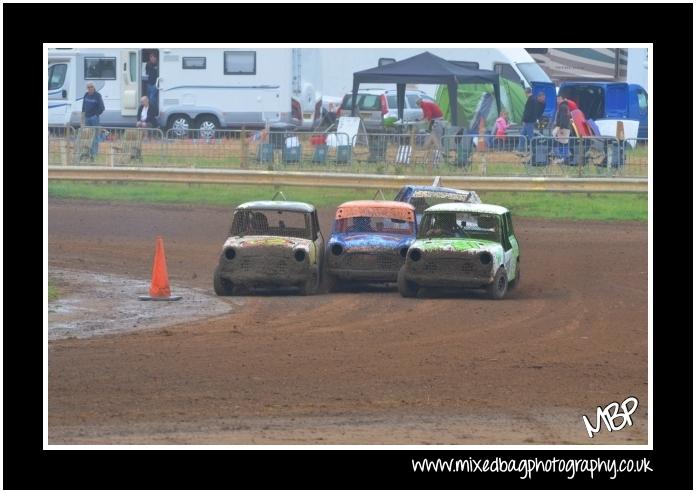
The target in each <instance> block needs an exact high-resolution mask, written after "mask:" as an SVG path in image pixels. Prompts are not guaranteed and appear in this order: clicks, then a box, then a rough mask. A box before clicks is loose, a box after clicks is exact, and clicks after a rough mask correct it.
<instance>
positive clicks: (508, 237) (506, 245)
mask: <svg viewBox="0 0 696 493" xmlns="http://www.w3.org/2000/svg"><path fill="white" fill-rule="evenodd" d="M500 223H501V228H502V234H501V235H500V236H501V243H502V245H503V250H504V254H503V263H504V265H505V271H506V272H507V276H508V279H514V278H515V277H516V275H517V274H516V272H517V259H518V257H519V245H518V244H517V238H515V233H514V231H513V229H512V221H511V218H510V213H509V212H506V213H505V214H503V215H502V216H500Z"/></svg>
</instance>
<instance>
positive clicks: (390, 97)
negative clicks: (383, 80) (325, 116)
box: [337, 89, 433, 130]
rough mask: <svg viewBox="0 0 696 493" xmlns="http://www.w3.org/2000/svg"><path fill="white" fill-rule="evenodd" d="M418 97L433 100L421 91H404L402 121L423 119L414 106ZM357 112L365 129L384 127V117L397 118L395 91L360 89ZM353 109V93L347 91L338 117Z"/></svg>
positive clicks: (347, 114)
mask: <svg viewBox="0 0 696 493" xmlns="http://www.w3.org/2000/svg"><path fill="white" fill-rule="evenodd" d="M418 98H423V99H424V100H428V101H433V99H432V98H431V97H430V96H428V95H427V94H426V93H424V92H423V91H413V90H411V91H406V97H405V98H404V118H403V121H404V122H413V121H417V120H422V119H423V110H421V109H420V108H419V107H418V106H416V101H417V100H418ZM357 100H358V112H359V116H360V117H361V118H362V120H363V123H364V124H365V128H366V129H373V130H374V129H382V128H384V119H385V118H389V117H391V118H393V119H395V120H396V119H398V117H399V116H398V107H397V104H396V91H388V90H385V89H362V90H360V91H359V92H358V97H357ZM352 110H353V94H352V93H348V94H346V95H345V96H344V97H343V101H342V102H341V107H340V108H339V110H338V115H337V116H338V117H340V116H342V115H343V116H350V114H351V112H352Z"/></svg>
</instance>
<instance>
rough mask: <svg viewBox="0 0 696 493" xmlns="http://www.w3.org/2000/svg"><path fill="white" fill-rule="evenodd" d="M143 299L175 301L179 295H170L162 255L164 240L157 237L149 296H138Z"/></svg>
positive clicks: (164, 258) (165, 265)
mask: <svg viewBox="0 0 696 493" xmlns="http://www.w3.org/2000/svg"><path fill="white" fill-rule="evenodd" d="M139 298H140V299H141V300H143V301H148V300H153V301H177V300H180V299H181V296H172V292H171V290H170V289H169V276H168V275H167V259H166V257H165V256H164V241H163V240H162V237H161V236H158V237H157V247H156V248H155V261H154V262H153V264H152V283H151V284H150V296H140V297H139Z"/></svg>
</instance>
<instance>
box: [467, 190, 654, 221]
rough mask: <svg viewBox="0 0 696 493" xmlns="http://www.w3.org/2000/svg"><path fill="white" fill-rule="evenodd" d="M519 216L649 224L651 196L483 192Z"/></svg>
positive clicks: (490, 200) (493, 201)
mask: <svg viewBox="0 0 696 493" xmlns="http://www.w3.org/2000/svg"><path fill="white" fill-rule="evenodd" d="M479 196H480V197H481V200H483V201H484V202H487V203H491V204H500V205H503V206H505V207H507V208H508V209H510V211H511V212H512V214H513V216H516V217H539V218H547V219H577V220H596V221H647V220H648V195H647V194H640V193H547V192H482V193H479Z"/></svg>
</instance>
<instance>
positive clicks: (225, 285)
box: [213, 267, 234, 296]
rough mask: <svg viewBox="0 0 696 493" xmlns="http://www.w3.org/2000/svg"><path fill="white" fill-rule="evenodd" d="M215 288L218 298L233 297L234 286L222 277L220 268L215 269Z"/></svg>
mask: <svg viewBox="0 0 696 493" xmlns="http://www.w3.org/2000/svg"><path fill="white" fill-rule="evenodd" d="M213 287H214V288H215V294H216V295H218V296H232V295H233V294H234V284H233V283H232V281H230V280H229V279H226V278H224V277H222V276H221V275H220V268H219V267H218V268H216V269H215V274H214V275H213Z"/></svg>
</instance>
